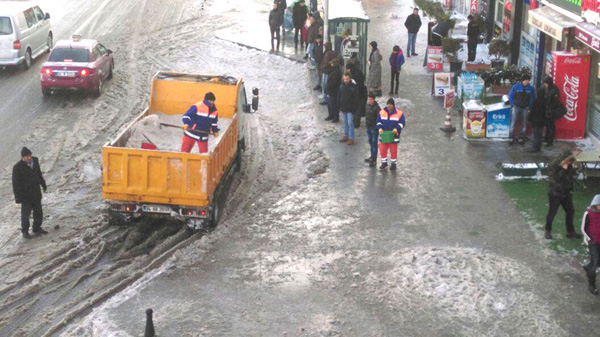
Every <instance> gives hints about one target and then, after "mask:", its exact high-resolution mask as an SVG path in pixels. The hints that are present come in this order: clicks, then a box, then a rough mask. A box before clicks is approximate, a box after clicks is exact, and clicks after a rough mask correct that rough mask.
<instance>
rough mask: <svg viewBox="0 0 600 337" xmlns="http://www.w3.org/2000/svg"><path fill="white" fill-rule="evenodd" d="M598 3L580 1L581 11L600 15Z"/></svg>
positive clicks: (595, 0) (599, 3) (593, 0)
mask: <svg viewBox="0 0 600 337" xmlns="http://www.w3.org/2000/svg"><path fill="white" fill-rule="evenodd" d="M599 5H600V1H598V0H581V11H582V12H585V11H586V10H590V11H594V12H597V13H600V6H599Z"/></svg>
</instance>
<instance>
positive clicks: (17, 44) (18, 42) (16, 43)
mask: <svg viewBox="0 0 600 337" xmlns="http://www.w3.org/2000/svg"><path fill="white" fill-rule="evenodd" d="M13 49H15V50H21V40H15V41H14V42H13Z"/></svg>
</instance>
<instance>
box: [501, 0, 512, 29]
mask: <svg viewBox="0 0 600 337" xmlns="http://www.w3.org/2000/svg"><path fill="white" fill-rule="evenodd" d="M510 26H512V2H511V1H509V0H506V1H505V2H504V19H503V21H502V32H503V33H504V34H505V35H509V34H510Z"/></svg>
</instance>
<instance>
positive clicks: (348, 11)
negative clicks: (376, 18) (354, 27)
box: [329, 0, 370, 22]
mask: <svg viewBox="0 0 600 337" xmlns="http://www.w3.org/2000/svg"><path fill="white" fill-rule="evenodd" d="M338 19H348V21H364V22H369V21H370V20H369V16H367V12H366V11H365V9H364V8H363V6H362V2H361V1H357V0H330V1H329V20H338Z"/></svg>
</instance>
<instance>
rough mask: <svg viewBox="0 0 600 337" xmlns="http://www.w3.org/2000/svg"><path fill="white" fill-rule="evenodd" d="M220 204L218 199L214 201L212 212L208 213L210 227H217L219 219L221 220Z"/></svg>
mask: <svg viewBox="0 0 600 337" xmlns="http://www.w3.org/2000/svg"><path fill="white" fill-rule="evenodd" d="M220 204H221V202H220V198H217V199H215V201H214V202H213V206H212V212H211V213H210V226H211V227H213V228H214V227H217V224H218V223H219V219H220V218H221V205H220Z"/></svg>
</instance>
